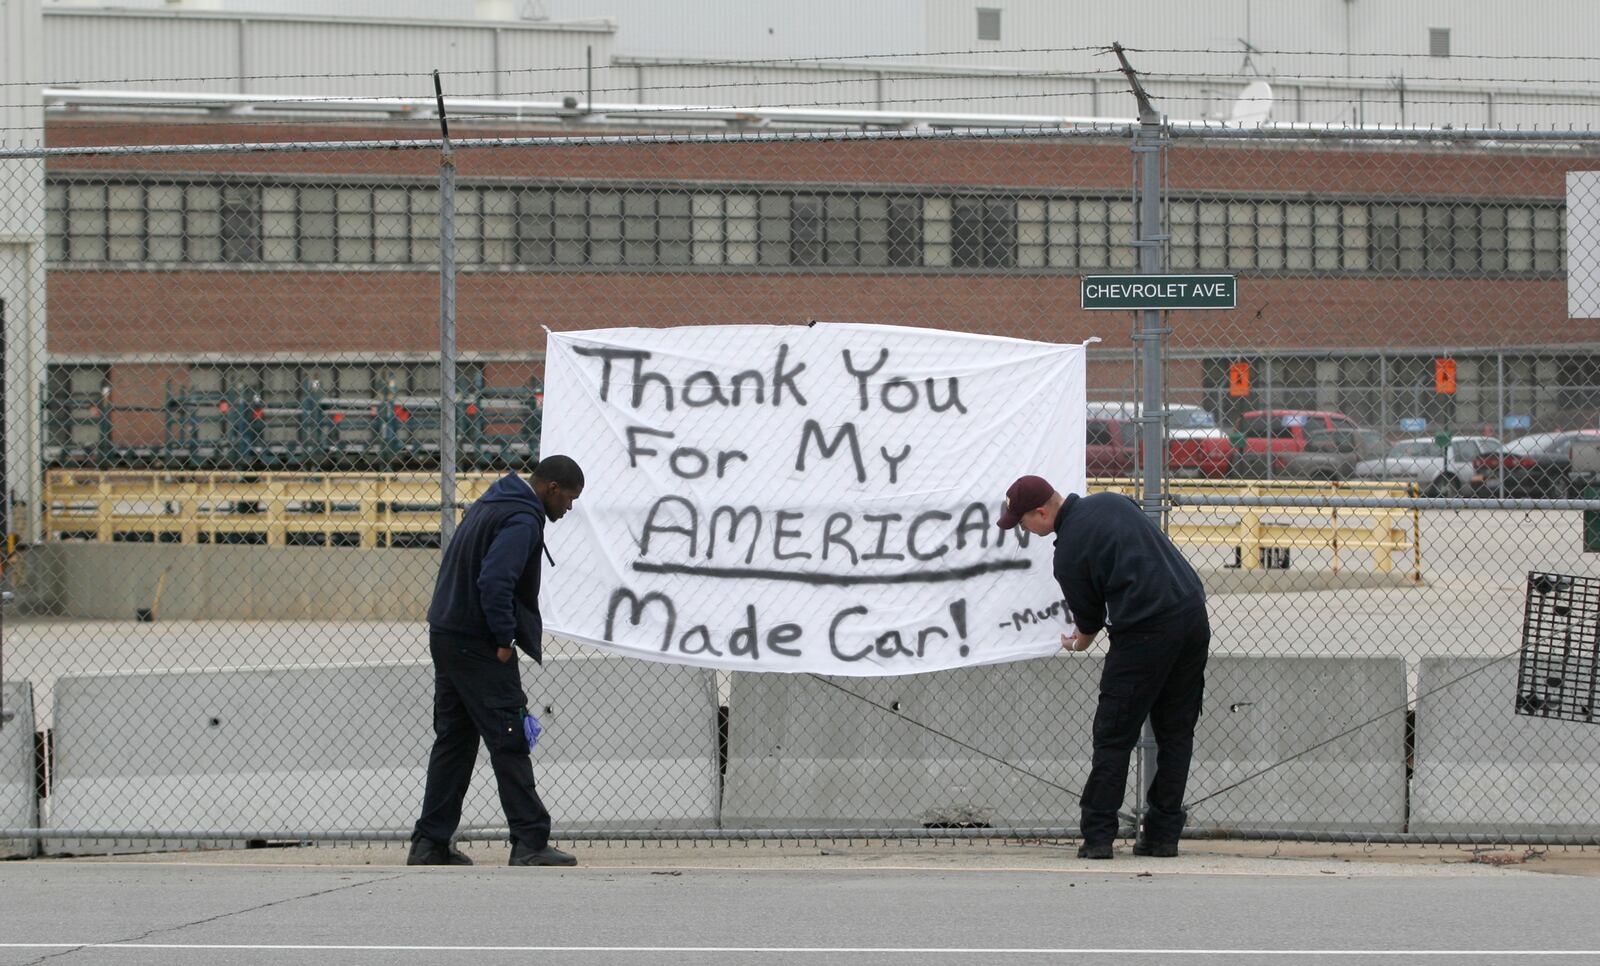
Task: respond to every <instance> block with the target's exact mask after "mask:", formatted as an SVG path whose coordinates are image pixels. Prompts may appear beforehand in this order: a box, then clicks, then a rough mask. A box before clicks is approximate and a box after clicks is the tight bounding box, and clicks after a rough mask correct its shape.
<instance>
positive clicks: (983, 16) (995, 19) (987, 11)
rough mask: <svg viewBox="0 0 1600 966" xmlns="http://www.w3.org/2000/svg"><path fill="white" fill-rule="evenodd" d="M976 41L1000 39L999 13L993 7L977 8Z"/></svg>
mask: <svg viewBox="0 0 1600 966" xmlns="http://www.w3.org/2000/svg"><path fill="white" fill-rule="evenodd" d="M978 39H979V40H999V39H1000V11H999V10H997V9H995V8H994V7H979V8H978Z"/></svg>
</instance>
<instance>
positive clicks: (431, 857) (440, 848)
mask: <svg viewBox="0 0 1600 966" xmlns="http://www.w3.org/2000/svg"><path fill="white" fill-rule="evenodd" d="M471 864H472V860H471V859H469V858H467V856H466V853H464V852H462V851H461V850H460V849H458V848H456V847H455V846H453V845H447V844H445V843H443V842H435V841H434V840H433V839H424V838H415V839H412V840H411V851H410V852H409V853H407V854H406V865H471Z"/></svg>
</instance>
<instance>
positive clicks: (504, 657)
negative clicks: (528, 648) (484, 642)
mask: <svg viewBox="0 0 1600 966" xmlns="http://www.w3.org/2000/svg"><path fill="white" fill-rule="evenodd" d="M515 653H516V652H515V651H513V650H511V648H509V647H497V648H495V650H494V656H495V657H497V658H499V659H500V663H501V664H510V663H511V658H512V657H513V656H514V655H515Z"/></svg>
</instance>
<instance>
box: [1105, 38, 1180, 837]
mask: <svg viewBox="0 0 1600 966" xmlns="http://www.w3.org/2000/svg"><path fill="white" fill-rule="evenodd" d="M1117 54H1118V56H1119V57H1121V55H1122V52H1121V49H1120V46H1119V47H1118V48H1117ZM1122 65H1123V69H1124V71H1125V72H1126V73H1127V74H1128V77H1129V80H1130V81H1131V82H1132V83H1133V86H1134V93H1135V96H1136V97H1137V99H1138V102H1139V130H1138V132H1137V133H1136V134H1135V135H1134V138H1133V155H1134V157H1135V159H1137V161H1138V166H1139V215H1138V217H1139V237H1138V239H1137V240H1136V241H1135V242H1134V243H1133V244H1134V247H1135V248H1136V249H1137V250H1138V252H1139V274H1141V275H1159V274H1161V272H1162V271H1163V270H1164V268H1165V265H1164V262H1165V255H1166V242H1167V235H1166V232H1165V230H1164V229H1165V223H1166V219H1165V214H1166V213H1165V211H1164V210H1163V209H1164V202H1165V200H1166V193H1165V191H1164V188H1165V186H1164V184H1163V183H1162V177H1163V174H1164V171H1165V166H1166V165H1165V162H1166V154H1167V124H1166V120H1165V119H1164V118H1163V117H1162V116H1161V114H1160V113H1159V112H1157V111H1156V110H1155V108H1154V107H1153V106H1152V105H1151V104H1150V100H1149V98H1148V97H1147V96H1146V95H1145V93H1144V90H1143V88H1142V87H1141V86H1140V84H1139V82H1138V77H1137V75H1136V74H1135V73H1134V72H1133V70H1132V68H1131V67H1129V66H1128V63H1127V61H1126V60H1125V59H1124V60H1123V62H1122ZM1163 322H1164V319H1163V318H1162V314H1161V310H1160V309H1142V310H1140V319H1139V331H1138V332H1137V333H1135V335H1134V337H1133V338H1134V342H1135V344H1136V346H1137V349H1136V355H1137V356H1138V358H1139V360H1140V365H1141V366H1142V371H1143V377H1144V380H1143V400H1142V402H1143V406H1142V408H1141V411H1140V413H1139V417H1140V427H1139V429H1140V438H1141V440H1142V442H1143V444H1144V445H1143V447H1142V449H1143V454H1144V456H1143V460H1142V463H1143V465H1142V467H1141V474H1142V485H1141V490H1142V492H1141V493H1140V505H1141V506H1142V507H1143V508H1144V512H1145V513H1146V514H1147V515H1148V516H1149V517H1150V518H1151V520H1152V521H1153V522H1154V523H1155V524H1156V526H1158V527H1161V528H1162V529H1163V530H1165V529H1166V518H1167V512H1166V511H1167V499H1168V496H1169V494H1168V493H1167V491H1166V486H1165V479H1164V476H1165V474H1166V468H1167V396H1166V386H1165V383H1164V377H1165V375H1166V365H1167V362H1166V352H1165V349H1166V336H1167V332H1168V329H1167V328H1166V327H1165V325H1163ZM1137 747H1138V759H1137V762H1136V763H1135V768H1136V777H1135V781H1134V794H1135V796H1136V797H1135V801H1134V811H1133V825H1134V829H1135V831H1137V829H1138V827H1139V825H1140V824H1141V822H1142V821H1143V819H1144V813H1145V810H1146V809H1147V808H1148V807H1149V804H1148V792H1149V788H1150V781H1151V779H1153V778H1154V777H1155V755H1156V742H1155V732H1154V731H1153V730H1152V729H1151V727H1150V721H1149V719H1148V718H1147V719H1145V722H1144V726H1143V728H1142V729H1141V731H1140V734H1139V744H1138V746H1137Z"/></svg>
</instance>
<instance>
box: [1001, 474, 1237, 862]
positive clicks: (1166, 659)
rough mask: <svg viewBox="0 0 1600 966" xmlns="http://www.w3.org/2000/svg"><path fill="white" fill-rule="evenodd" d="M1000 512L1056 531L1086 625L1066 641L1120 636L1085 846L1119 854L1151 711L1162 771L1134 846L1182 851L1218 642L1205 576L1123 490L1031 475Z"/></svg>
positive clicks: (1059, 559) (1100, 728) (1114, 642)
mask: <svg viewBox="0 0 1600 966" xmlns="http://www.w3.org/2000/svg"><path fill="white" fill-rule="evenodd" d="M999 522H1000V527H1001V529H1004V530H1009V529H1011V528H1012V527H1014V526H1017V525H1019V524H1020V525H1021V526H1022V528H1023V529H1024V530H1026V531H1028V532H1029V533H1031V534H1034V535H1035V536H1040V537H1043V536H1046V535H1048V534H1052V533H1053V534H1055V538H1056V552H1055V576H1056V582H1057V583H1059V584H1060V585H1061V593H1062V595H1063V596H1064V597H1065V598H1066V601H1067V607H1068V608H1069V609H1070V610H1071V612H1072V613H1071V619H1072V621H1073V623H1074V624H1076V625H1077V626H1076V627H1075V628H1074V631H1075V632H1076V633H1074V634H1070V635H1069V634H1063V635H1061V646H1062V647H1063V648H1065V649H1067V650H1069V651H1084V650H1088V648H1089V646H1090V645H1091V644H1093V643H1094V637H1095V635H1096V634H1098V633H1099V632H1100V629H1101V628H1106V629H1107V630H1108V632H1109V634H1110V637H1111V646H1110V648H1109V649H1108V650H1107V651H1106V663H1105V668H1104V670H1103V671H1102V672H1101V674H1100V701H1099V703H1098V704H1097V705H1096V706H1095V710H1094V760H1093V762H1092V763H1091V765H1090V767H1089V780H1088V781H1087V782H1085V783H1084V786H1083V796H1082V797H1081V798H1080V799H1079V808H1080V809H1081V822H1080V825H1079V828H1080V829H1081V830H1082V833H1083V845H1082V846H1081V847H1080V848H1079V849H1078V856H1079V857H1080V858H1087V859H1109V858H1111V851H1112V848H1111V846H1112V841H1113V840H1114V839H1115V838H1116V837H1117V831H1118V828H1119V823H1118V820H1117V809H1118V808H1119V806H1121V805H1122V796H1123V791H1124V789H1125V788H1126V787H1127V784H1128V759H1129V756H1130V755H1131V754H1132V752H1133V747H1134V745H1135V743H1137V742H1138V740H1139V730H1140V728H1141V727H1143V725H1144V720H1145V718H1147V717H1148V718H1149V719H1150V728H1151V730H1152V731H1154V732H1155V738H1156V750H1157V755H1156V771H1155V775H1154V776H1153V777H1152V778H1151V780H1150V794H1149V797H1148V799H1147V805H1148V807H1147V808H1146V810H1145V815H1144V824H1143V825H1142V827H1141V828H1140V829H1139V837H1138V840H1137V841H1135V842H1134V845H1133V854H1134V855H1150V856H1160V857H1169V856H1174V855H1177V854H1178V838H1179V836H1180V835H1181V834H1182V833H1183V824H1184V822H1185V821H1186V820H1187V818H1188V814H1187V813H1186V812H1185V811H1184V807H1183V792H1184V787H1185V786H1186V785H1187V784H1188V781H1189V760H1190V758H1191V757H1192V756H1193V753H1194V726H1195V723H1196V722H1197V721H1199V720H1200V703H1201V698H1202V696H1203V694H1204V692H1205V670H1206V651H1207V649H1208V648H1209V647H1210V644H1211V624H1210V619H1209V618H1208V617H1207V615H1206V592H1205V587H1204V586H1203V585H1202V584H1201V583H1200V577H1199V575H1197V574H1196V573H1195V572H1194V568H1193V567H1191V566H1189V562H1188V561H1187V560H1185V559H1184V557H1183V554H1181V553H1179V552H1178V548H1177V547H1175V546H1173V545H1172V541H1171V540H1169V539H1167V535H1166V534H1165V533H1162V532H1161V529H1160V528H1159V527H1157V526H1156V525H1155V523H1153V522H1152V521H1151V520H1150V518H1149V517H1148V516H1147V515H1146V514H1145V512H1144V511H1143V510H1141V509H1140V508H1139V505H1138V504H1137V503H1134V502H1133V501H1132V500H1130V499H1128V498H1127V497H1125V496H1121V495H1119V494H1116V493H1095V494H1093V495H1091V496H1085V497H1079V496H1078V495H1076V494H1073V495H1071V496H1067V497H1063V496H1062V495H1061V494H1059V493H1057V492H1056V491H1055V489H1054V488H1053V487H1051V485H1050V484H1049V483H1047V482H1045V481H1044V480H1043V479H1041V478H1039V477H1037V476H1024V477H1021V478H1020V479H1018V480H1017V481H1016V482H1015V483H1013V484H1011V489H1009V490H1007V491H1006V505H1005V509H1004V510H1003V511H1002V512H1001V514H1000V521H999Z"/></svg>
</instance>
